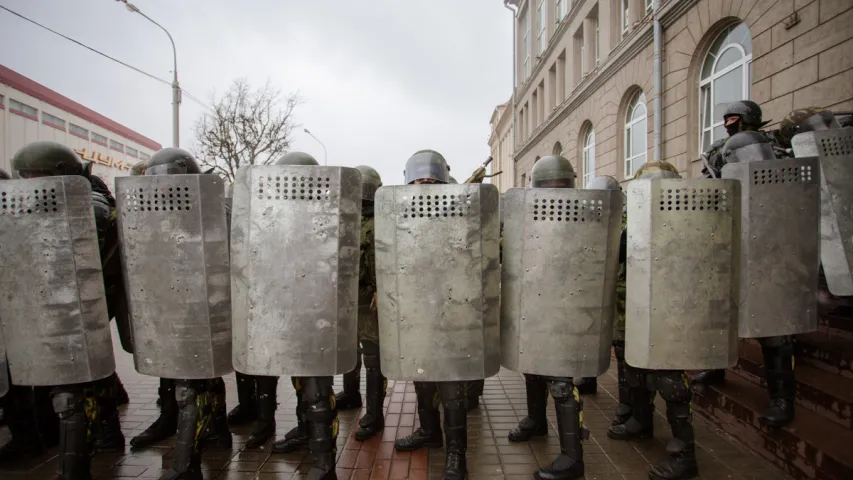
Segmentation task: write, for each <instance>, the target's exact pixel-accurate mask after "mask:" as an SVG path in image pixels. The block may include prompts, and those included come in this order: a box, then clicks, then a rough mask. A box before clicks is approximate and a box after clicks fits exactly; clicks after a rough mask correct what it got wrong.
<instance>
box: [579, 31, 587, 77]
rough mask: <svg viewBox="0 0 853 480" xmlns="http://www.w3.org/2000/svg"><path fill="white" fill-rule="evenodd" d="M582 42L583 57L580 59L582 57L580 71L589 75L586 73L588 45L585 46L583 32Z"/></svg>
mask: <svg viewBox="0 0 853 480" xmlns="http://www.w3.org/2000/svg"><path fill="white" fill-rule="evenodd" d="M580 42H581V55H580V57H581V69H580V71H581V72H582V73H587V71H586V45H584V42H583V32H581V36H580Z"/></svg>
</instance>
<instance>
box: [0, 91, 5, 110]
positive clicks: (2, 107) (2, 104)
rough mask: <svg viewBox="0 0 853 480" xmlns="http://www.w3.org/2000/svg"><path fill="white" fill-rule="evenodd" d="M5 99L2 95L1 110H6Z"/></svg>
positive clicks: (0, 99) (0, 97)
mask: <svg viewBox="0 0 853 480" xmlns="http://www.w3.org/2000/svg"><path fill="white" fill-rule="evenodd" d="M4 99H5V97H4V96H3V95H0V110H4V109H5V108H6V102H4V101H3V100H4Z"/></svg>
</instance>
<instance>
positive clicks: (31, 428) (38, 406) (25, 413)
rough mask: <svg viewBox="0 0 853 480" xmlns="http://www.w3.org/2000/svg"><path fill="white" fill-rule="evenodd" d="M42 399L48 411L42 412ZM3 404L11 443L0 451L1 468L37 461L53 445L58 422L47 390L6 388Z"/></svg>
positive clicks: (56, 437)
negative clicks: (25, 461)
mask: <svg viewBox="0 0 853 480" xmlns="http://www.w3.org/2000/svg"><path fill="white" fill-rule="evenodd" d="M45 393H46V395H45ZM44 397H46V398H47V407H48V409H49V411H45V409H44ZM2 404H3V415H4V417H5V419H6V423H7V424H8V425H9V433H10V434H11V439H10V440H9V441H8V442H7V443H6V445H3V447H2V448H0V464H13V463H15V462H17V461H20V460H25V459H27V458H32V457H37V456H39V455H41V454H42V453H44V452H45V450H47V449H48V448H50V447H51V446H53V445H55V444H56V442H57V441H58V439H59V432H58V428H59V421H58V419H57V417H56V413H54V411H53V403H52V402H51V400H50V389H49V388H45V387H35V388H33V387H22V386H19V385H9V392H8V393H6V396H4V397H3V398H2Z"/></svg>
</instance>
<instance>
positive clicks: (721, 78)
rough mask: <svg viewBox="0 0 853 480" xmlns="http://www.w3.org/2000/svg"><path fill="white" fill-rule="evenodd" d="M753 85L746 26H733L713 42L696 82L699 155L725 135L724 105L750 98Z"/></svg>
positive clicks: (749, 39) (750, 41) (750, 40)
mask: <svg viewBox="0 0 853 480" xmlns="http://www.w3.org/2000/svg"><path fill="white" fill-rule="evenodd" d="M751 85H752V37H751V36H750V34H749V27H747V26H746V24H745V23H736V24H734V25H732V26H730V27H728V28H726V29H725V30H723V32H722V33H720V35H719V36H718V37H717V39H716V40H714V43H713V44H712V45H711V49H710V50H709V51H708V55H707V56H706V57H705V62H704V63H703V64H702V74H701V76H700V81H699V105H700V108H701V112H700V113H701V116H700V120H699V122H700V124H699V128H700V130H699V135H700V136H699V138H700V139H701V142H700V143H699V153H702V152H705V151H707V150H708V147H710V146H711V144H712V143H714V141H715V140H719V139H720V138H724V137H725V136H726V129H725V127H723V110H724V109H725V104H727V103H729V102H734V101H737V100H747V99H749V92H750V88H751Z"/></svg>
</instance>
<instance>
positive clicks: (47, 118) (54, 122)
mask: <svg viewBox="0 0 853 480" xmlns="http://www.w3.org/2000/svg"><path fill="white" fill-rule="evenodd" d="M41 123H43V124H45V125H47V126H49V127H53V128H56V129H59V130H63V131H64V130H65V120H63V119H61V118H59V117H57V116H54V115H51V114H49V113H47V112H41Z"/></svg>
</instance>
